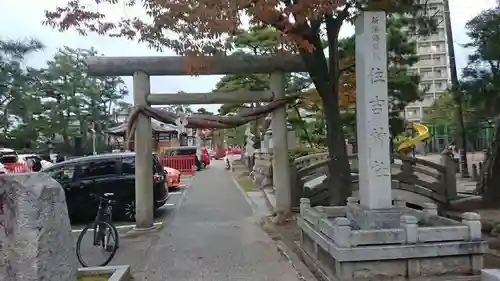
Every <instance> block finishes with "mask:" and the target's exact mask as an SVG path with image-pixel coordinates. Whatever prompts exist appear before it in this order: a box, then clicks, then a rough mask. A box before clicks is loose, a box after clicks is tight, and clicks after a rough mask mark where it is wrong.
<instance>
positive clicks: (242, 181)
mask: <svg viewBox="0 0 500 281" xmlns="http://www.w3.org/2000/svg"><path fill="white" fill-rule="evenodd" d="M236 181H237V182H238V184H239V185H240V186H241V188H243V190H244V191H245V192H249V191H257V190H259V188H258V187H257V186H255V184H254V183H253V182H252V180H251V179H250V178H249V177H248V176H240V177H237V178H236Z"/></svg>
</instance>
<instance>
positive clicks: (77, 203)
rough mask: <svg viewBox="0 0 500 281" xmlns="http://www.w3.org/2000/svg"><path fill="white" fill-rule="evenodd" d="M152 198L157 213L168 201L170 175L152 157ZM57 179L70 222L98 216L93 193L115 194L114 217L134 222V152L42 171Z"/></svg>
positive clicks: (83, 159) (95, 157)
mask: <svg viewBox="0 0 500 281" xmlns="http://www.w3.org/2000/svg"><path fill="white" fill-rule="evenodd" d="M151 161H153V192H154V193H153V197H154V202H155V206H154V207H155V210H156V209H158V208H160V207H161V206H163V205H164V204H165V202H166V201H167V198H168V191H167V189H166V185H165V181H166V178H167V175H166V174H165V171H164V169H163V167H162V166H161V164H160V161H159V160H158V157H157V156H156V155H155V154H153V155H152V159H151ZM42 172H45V173H48V174H49V175H50V176H51V177H53V178H54V179H55V180H57V181H58V182H59V183H60V184H61V185H62V187H63V189H64V191H65V193H66V204H67V205H68V212H69V216H70V219H71V220H72V221H75V220H78V221H80V220H90V219H93V218H94V217H95V215H96V202H95V199H93V198H92V197H91V194H104V193H114V194H115V198H114V200H116V203H115V205H114V206H113V215H114V216H115V217H118V218H119V219H126V220H134V219H135V153H134V152H120V153H109V154H100V155H93V156H86V157H80V158H74V159H71V160H67V161H64V162H61V163H57V164H55V165H54V166H52V167H49V168H47V169H44V170H42Z"/></svg>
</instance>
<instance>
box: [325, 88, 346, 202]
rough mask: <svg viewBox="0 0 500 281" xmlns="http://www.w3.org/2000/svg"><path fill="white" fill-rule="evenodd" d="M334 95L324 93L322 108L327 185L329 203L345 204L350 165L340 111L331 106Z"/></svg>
mask: <svg viewBox="0 0 500 281" xmlns="http://www.w3.org/2000/svg"><path fill="white" fill-rule="evenodd" d="M334 98H335V95H324V97H323V99H322V100H323V108H325V110H324V112H325V120H326V130H327V136H326V140H327V145H328V156H329V157H330V161H329V162H328V172H329V177H328V186H329V192H330V204H331V205H345V204H346V200H347V198H348V197H350V196H351V167H350V165H349V159H348V158H347V149H346V145H345V137H344V133H343V131H342V124H341V120H340V113H339V111H338V110H335V109H334V108H332V103H333V104H335V101H334V100H333V99H334Z"/></svg>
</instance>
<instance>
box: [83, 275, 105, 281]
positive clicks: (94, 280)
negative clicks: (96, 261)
mask: <svg viewBox="0 0 500 281" xmlns="http://www.w3.org/2000/svg"><path fill="white" fill-rule="evenodd" d="M109 277H111V274H99V275H83V276H78V277H77V278H76V280H77V281H108V280H109Z"/></svg>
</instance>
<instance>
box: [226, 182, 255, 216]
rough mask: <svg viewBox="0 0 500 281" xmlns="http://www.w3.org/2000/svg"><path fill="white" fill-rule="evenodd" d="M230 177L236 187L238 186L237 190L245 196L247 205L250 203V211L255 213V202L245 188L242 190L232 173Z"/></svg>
mask: <svg viewBox="0 0 500 281" xmlns="http://www.w3.org/2000/svg"><path fill="white" fill-rule="evenodd" d="M231 179H233V183H234V185H235V186H236V188H238V190H239V191H240V192H241V195H243V197H245V200H246V201H247V203H248V205H250V207H251V208H252V212H253V213H254V214H255V213H257V209H258V206H257V204H255V202H254V201H253V200H252V199H251V198H250V196H248V193H247V192H246V191H245V190H243V187H241V185H240V184H239V183H238V181H237V180H236V179H235V178H234V176H233V175H231Z"/></svg>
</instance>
